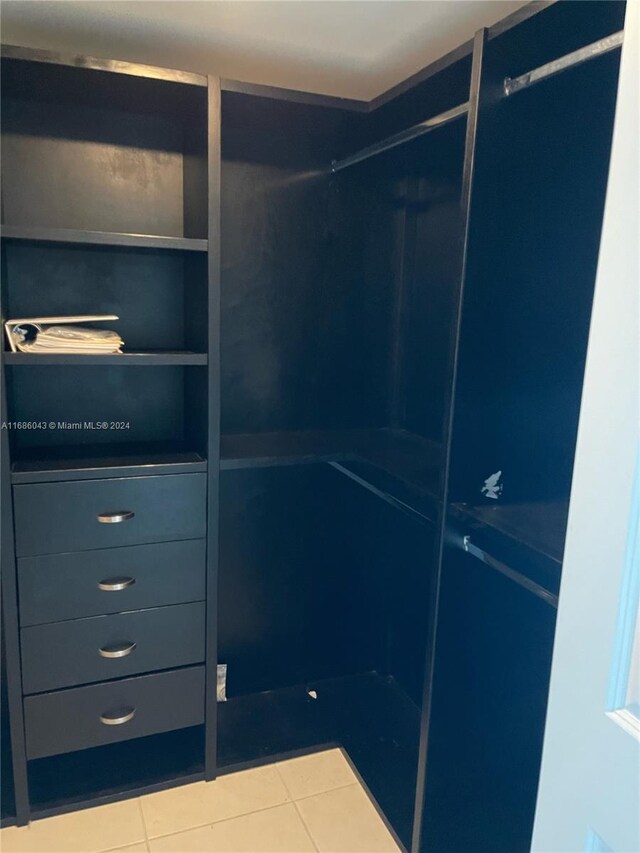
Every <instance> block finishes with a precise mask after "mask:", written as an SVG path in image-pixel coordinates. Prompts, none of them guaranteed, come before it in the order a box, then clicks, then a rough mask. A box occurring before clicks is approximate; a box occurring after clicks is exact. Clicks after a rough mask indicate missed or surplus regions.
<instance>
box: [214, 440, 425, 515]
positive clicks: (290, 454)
mask: <svg viewBox="0 0 640 853" xmlns="http://www.w3.org/2000/svg"><path fill="white" fill-rule="evenodd" d="M313 463H328V464H330V465H331V466H332V467H333V468H334V469H335V470H336V471H339V472H340V473H341V474H343V475H345V476H347V477H349V478H350V479H351V480H353V481H354V482H356V483H358V484H359V485H361V486H363V487H364V488H366V489H368V490H369V491H370V492H372V493H373V494H375V495H377V496H378V497H380V498H382V499H383V500H386V501H388V502H389V503H392V504H393V505H394V506H396V507H397V508H399V509H401V510H403V511H407V512H410V513H412V514H413V515H417V516H420V517H421V518H422V519H424V520H426V521H428V522H434V521H435V520H436V518H437V509H438V498H437V495H438V483H439V478H440V450H439V447H438V445H436V444H434V443H433V442H431V441H428V440H427V439H425V438H422V437H421V436H418V435H414V434H412V433H408V432H405V431H403V430H390V429H383V428H379V429H369V430H365V429H354V430H325V431H300V432H274V433H256V434H244V435H223V436H221V442H220V469H221V470H222V471H226V470H235V469H239V468H265V467H270V466H279V465H303V464H313Z"/></svg>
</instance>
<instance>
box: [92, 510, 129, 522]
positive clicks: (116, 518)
mask: <svg viewBox="0 0 640 853" xmlns="http://www.w3.org/2000/svg"><path fill="white" fill-rule="evenodd" d="M134 515H135V512H131V510H128V509H119V510H117V512H101V513H100V514H99V515H97V516H96V518H97V519H98V521H99V522H100V524H119V523H120V522H121V521H129V519H130V518H133V516H134Z"/></svg>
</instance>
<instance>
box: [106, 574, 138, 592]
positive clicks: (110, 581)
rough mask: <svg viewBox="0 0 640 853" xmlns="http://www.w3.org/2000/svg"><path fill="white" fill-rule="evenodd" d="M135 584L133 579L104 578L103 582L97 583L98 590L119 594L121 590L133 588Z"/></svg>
mask: <svg viewBox="0 0 640 853" xmlns="http://www.w3.org/2000/svg"><path fill="white" fill-rule="evenodd" d="M135 582H136V579H135V578H126V577H121V578H104V580H101V581H100V582H99V583H98V589H102V590H104V591H105V592H119V591H120V590H121V589H126V588H127V587H128V586H133V584H134V583H135Z"/></svg>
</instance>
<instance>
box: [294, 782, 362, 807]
mask: <svg viewBox="0 0 640 853" xmlns="http://www.w3.org/2000/svg"><path fill="white" fill-rule="evenodd" d="M345 788H360V789H361V790H362V791H364V792H365V794H366V793H367V792H366V791H365V789H364V788H363V787H362V785H361V784H360V780H359V779H354V780H353V782H347V783H346V785H336V787H335V788H327V789H326V791H316V792H315V794H305V795H304V797H298V798H297V799H296V802H298V803H299V802H302V801H303V800H310V799H312V798H313V797H321V796H322V795H323V794H331V793H333V791H344V789H345Z"/></svg>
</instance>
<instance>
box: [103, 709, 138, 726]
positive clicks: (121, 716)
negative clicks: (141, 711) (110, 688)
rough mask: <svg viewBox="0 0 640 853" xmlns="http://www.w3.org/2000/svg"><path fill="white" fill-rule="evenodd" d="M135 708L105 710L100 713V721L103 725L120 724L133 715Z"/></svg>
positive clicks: (126, 721) (127, 720) (130, 718)
mask: <svg viewBox="0 0 640 853" xmlns="http://www.w3.org/2000/svg"><path fill="white" fill-rule="evenodd" d="M135 714H136V709H135V708H118V709H117V710H116V711H105V712H104V714H100V722H101V723H103V724H104V725H105V726H122V725H124V723H128V722H129V720H132V719H133V718H134V717H135Z"/></svg>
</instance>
